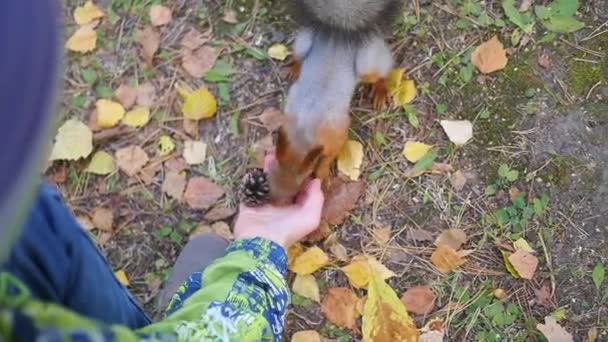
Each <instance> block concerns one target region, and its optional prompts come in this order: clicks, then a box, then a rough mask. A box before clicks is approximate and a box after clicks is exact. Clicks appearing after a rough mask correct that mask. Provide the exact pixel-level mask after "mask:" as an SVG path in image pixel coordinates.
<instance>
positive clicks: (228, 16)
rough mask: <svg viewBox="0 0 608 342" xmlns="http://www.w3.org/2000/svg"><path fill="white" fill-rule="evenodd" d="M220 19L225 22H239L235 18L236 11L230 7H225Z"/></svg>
mask: <svg viewBox="0 0 608 342" xmlns="http://www.w3.org/2000/svg"><path fill="white" fill-rule="evenodd" d="M222 20H223V21H225V22H227V23H228V24H236V23H238V22H239V21H238V19H237V18H236V11H235V10H233V9H231V8H226V9H225V10H224V17H223V18H222Z"/></svg>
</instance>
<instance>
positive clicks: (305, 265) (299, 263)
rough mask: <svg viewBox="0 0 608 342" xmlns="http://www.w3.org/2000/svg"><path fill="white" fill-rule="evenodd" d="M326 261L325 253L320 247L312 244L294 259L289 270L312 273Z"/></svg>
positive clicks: (297, 272)
mask: <svg viewBox="0 0 608 342" xmlns="http://www.w3.org/2000/svg"><path fill="white" fill-rule="evenodd" d="M328 263H329V258H328V257H327V254H325V252H323V250H322V249H321V248H319V247H317V246H313V247H310V248H309V249H307V250H306V251H305V252H304V253H302V254H301V255H299V256H298V257H297V258H296V259H295V260H294V262H293V264H292V266H291V267H290V270H291V271H292V272H293V273H296V274H302V275H306V274H312V273H314V272H316V271H317V270H318V269H320V268H321V267H323V266H325V265H327V264H328Z"/></svg>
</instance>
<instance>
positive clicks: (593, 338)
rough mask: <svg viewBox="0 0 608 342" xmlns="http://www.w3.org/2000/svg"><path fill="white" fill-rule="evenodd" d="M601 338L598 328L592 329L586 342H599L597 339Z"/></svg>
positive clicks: (588, 332)
mask: <svg viewBox="0 0 608 342" xmlns="http://www.w3.org/2000/svg"><path fill="white" fill-rule="evenodd" d="M598 336H599V330H598V329H597V327H596V326H593V327H591V329H589V331H587V339H586V340H585V342H595V341H597V337H598Z"/></svg>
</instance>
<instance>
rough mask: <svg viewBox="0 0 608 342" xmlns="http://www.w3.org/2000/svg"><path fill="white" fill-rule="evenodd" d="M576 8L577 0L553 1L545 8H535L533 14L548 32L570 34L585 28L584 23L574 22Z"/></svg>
mask: <svg viewBox="0 0 608 342" xmlns="http://www.w3.org/2000/svg"><path fill="white" fill-rule="evenodd" d="M578 7H579V1H578V0H555V1H553V2H552V3H550V4H549V5H547V6H535V7H534V12H535V13H536V16H538V17H539V18H540V19H541V22H542V23H543V25H544V26H545V27H546V28H547V29H548V30H550V31H553V32H558V33H570V32H574V31H578V30H580V29H582V28H583V27H585V23H583V22H580V21H578V20H576V17H575V16H576V11H577V10H578Z"/></svg>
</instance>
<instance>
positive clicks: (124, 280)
mask: <svg viewBox="0 0 608 342" xmlns="http://www.w3.org/2000/svg"><path fill="white" fill-rule="evenodd" d="M114 276H115V277H116V279H118V281H119V282H120V283H121V284H122V285H123V286H129V285H131V283H130V282H129V278H128V277H127V274H126V273H125V271H123V270H120V271H116V272H114Z"/></svg>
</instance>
